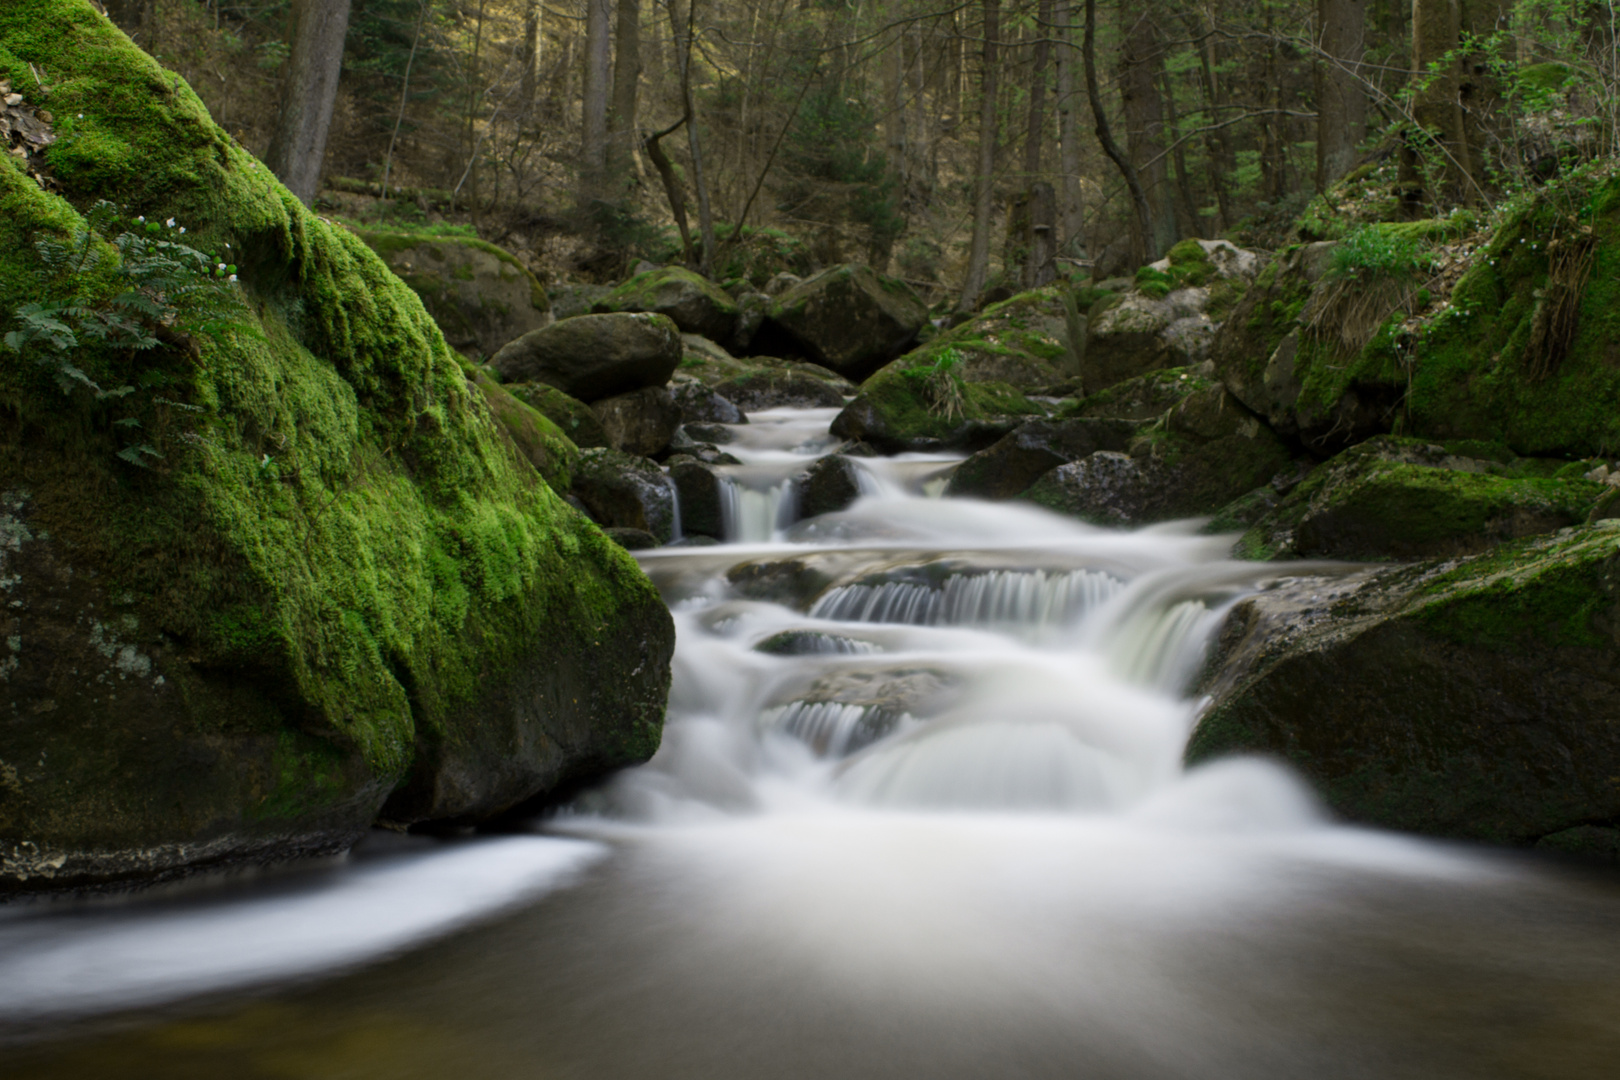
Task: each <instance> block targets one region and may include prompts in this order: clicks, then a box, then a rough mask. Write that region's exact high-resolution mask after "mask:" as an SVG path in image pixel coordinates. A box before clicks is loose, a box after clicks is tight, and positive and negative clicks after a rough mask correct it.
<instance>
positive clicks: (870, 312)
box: [755, 264, 928, 380]
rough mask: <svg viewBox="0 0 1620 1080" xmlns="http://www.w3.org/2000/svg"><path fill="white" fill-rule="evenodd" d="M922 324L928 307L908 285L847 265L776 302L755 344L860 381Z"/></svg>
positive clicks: (903, 346)
mask: <svg viewBox="0 0 1620 1080" xmlns="http://www.w3.org/2000/svg"><path fill="white" fill-rule="evenodd" d="M927 322H928V308H927V306H926V305H924V304H923V302H922V301H921V300H919V299H918V298H917V295H916V294H915V293H913V292H912V291H911V288H910V287H909V286H908V285H906V284H904V283H903V282H900V281H896V280H894V279H893V278H888V277H884V276H882V275H881V274H877V273H874V272H873V271H872V270H871V269H870V268H869V267H865V266H855V265H848V264H846V265H843V266H833V267H829V268H828V269H826V270H823V271H822V272H821V273H819V274H817V275H815V276H814V277H812V278H810V279H809V280H807V281H803V282H800V283H799V284H798V285H795V286H794V287H793V288H791V289H788V290H787V291H786V292H784V293H782V294H780V295H779V296H777V297H776V302H775V303H774V304H772V305H771V309H770V313H769V314H768V315H767V317H766V320H765V325H764V326H763V327H762V328H761V332H760V336H759V339H758V340H757V341H756V343H755V344H756V345H760V346H763V347H762V348H761V351H763V352H797V353H802V354H803V355H804V356H805V357H806V358H807V359H809V360H811V361H813V362H815V363H817V364H820V365H821V366H823V367H826V368H830V369H832V370H833V371H835V372H837V373H838V374H839V375H842V376H843V377H845V378H846V379H852V380H859V379H864V378H865V377H866V376H868V375H870V374H871V373H872V372H874V371H876V370H877V369H878V368H879V367H880V366H882V365H883V363H884V362H885V361H887V360H889V359H891V358H893V357H894V356H897V355H899V354H900V353H901V352H903V351H905V349H906V348H907V347H908V346H909V345H910V344H911V343H912V342H913V341H914V340H915V339H916V337H917V331H919V330H921V329H922V328H923V326H924V325H925V324H926V323H927Z"/></svg>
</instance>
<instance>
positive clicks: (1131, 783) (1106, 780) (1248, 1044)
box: [0, 410, 1620, 1080]
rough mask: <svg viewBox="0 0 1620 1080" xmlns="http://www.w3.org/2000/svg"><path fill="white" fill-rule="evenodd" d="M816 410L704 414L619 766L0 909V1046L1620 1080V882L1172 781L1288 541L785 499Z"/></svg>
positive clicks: (493, 1070) (77, 1070)
mask: <svg viewBox="0 0 1620 1080" xmlns="http://www.w3.org/2000/svg"><path fill="white" fill-rule="evenodd" d="M833 415H834V413H833V411H832V410H819V411H817V410H809V411H805V410H800V411H792V410H778V411H769V412H763V413H759V414H756V415H755V416H754V417H753V422H752V423H750V424H747V425H739V426H737V427H735V428H733V429H731V430H732V431H733V432H734V433H735V440H734V441H733V442H732V443H730V444H728V445H727V447H726V449H728V450H729V451H731V452H732V453H733V454H735V455H736V457H737V458H739V459H740V460H741V461H742V464H740V465H733V466H726V467H725V471H726V472H727V473H728V474H729V478H730V486H729V489H728V498H727V500H726V503H725V516H726V521H727V528H728V530H729V532H730V534H731V537H732V539H731V540H730V541H728V542H727V543H725V544H722V545H716V546H672V547H669V548H663V549H658V550H654V551H650V552H644V553H641V554H640V559H641V562H642V565H643V566H644V568H645V569H646V570H647V572H648V573H649V575H650V576H651V577H652V578H653V580H654V581H655V582H656V583H657V584H658V585H659V588H660V589H661V590H662V592H663V594H664V596H665V598H666V599H667V601H668V602H669V604H670V607H671V610H672V611H673V612H674V615H675V619H676V624H677V630H678V638H677V649H676V655H675V662H674V663H675V672H674V686H673V690H672V693H671V700H670V710H669V718H668V723H667V727H666V730H665V734H664V742H663V747H662V748H661V749H660V751H659V753H658V755H657V757H656V758H654V760H653V761H652V762H650V763H649V764H647V765H646V766H643V767H642V768H639V769H635V770H630V771H628V772H625V773H622V774H620V775H619V776H617V777H615V778H613V779H612V780H610V781H609V782H608V783H606V784H605V785H603V786H602V787H600V788H598V789H596V790H594V791H591V792H588V793H586V794H584V795H583V796H581V797H580V798H579V799H578V800H577V801H576V802H575V803H574V804H572V805H571V806H570V807H569V808H567V810H566V811H565V812H563V813H561V814H559V815H557V816H554V817H552V818H549V819H547V820H545V821H542V822H537V823H535V824H534V826H533V827H532V829H530V830H528V831H521V832H518V833H515V834H508V835H501V836H481V837H471V836H469V837H457V838H428V837H391V836H385V835H380V834H379V835H378V836H377V837H376V838H375V839H372V840H368V841H367V842H366V843H365V844H363V845H362V846H361V848H360V849H359V850H357V851H356V852H355V853H354V854H352V855H351V856H348V857H346V858H344V859H340V860H333V861H330V862H327V863H322V864H318V865H313V866H309V867H303V868H299V869H296V870H293V871H287V872H282V873H278V874H274V875H268V876H264V877H260V878H241V877H237V878H232V879H228V880H222V881H218V882H213V883H204V884H198V883H193V884H192V885H191V886H189V887H187V888H185V889H183V890H180V891H177V892H158V893H147V894H139V895H136V896H134V897H130V898H124V899H118V900H94V901H74V902H53V903H45V904H28V905H11V906H9V907H7V908H4V909H0V1055H3V1060H5V1062H6V1066H7V1067H6V1070H5V1074H6V1075H7V1076H8V1077H16V1078H25V1077H53V1078H54V1077H62V1078H66V1077H74V1078H81V1077H97V1078H126V1077H127V1078H137V1077H139V1078H147V1077H151V1078H158V1077H162V1078H165V1080H174V1078H191V1077H198V1078H202V1077H230V1078H232V1080H257V1078H261V1077H262V1078H294V1077H296V1078H323V1080H324V1078H328V1077H330V1078H334V1080H335V1078H339V1077H364V1078H369V1077H379V1078H381V1077H388V1078H394V1080H397V1078H416V1077H422V1078H428V1077H434V1078H442V1077H453V1078H455V1080H482V1078H490V1080H506V1078H553V1077H569V1078H575V1077H577V1078H584V1080H596V1078H603V1080H608V1078H643V1077H645V1078H653V1077H657V1078H693V1080H697V1078H704V1080H732V1078H736V1080H775V1078H783V1080H788V1078H810V1077H816V1078H833V1077H836V1078H867V1077H873V1078H875V1077H899V1078H910V1077H918V1078H923V1077H927V1078H931V1080H948V1078H956V1077H962V1078H968V1077H973V1078H981V1080H982V1078H998V1080H999V1078H1030V1080H1035V1078H1060V1077H1061V1078H1069V1077H1084V1078H1087V1080H1115V1078H1118V1080H1127V1078H1129V1080H1138V1078H1140V1080H1157V1078H1198V1080H1226V1078H1234V1080H1235V1078H1256V1080H1258V1078H1271V1080H1275V1078H1282V1077H1307V1076H1308V1077H1312V1078H1313V1080H1314V1078H1340V1077H1343V1078H1352V1077H1354V1078H1361V1077H1378V1078H1383V1077H1392V1078H1403V1077H1412V1078H1419V1077H1422V1078H1427V1080H1434V1078H1451V1077H1456V1078H1458V1080H1462V1078H1468V1080H1489V1078H1497V1077H1501V1078H1510V1077H1511V1078H1520V1077H1523V1078H1532V1077H1536V1078H1541V1077H1545V1078H1549V1080H1551V1078H1558V1080H1564V1078H1571V1080H1573V1078H1585V1077H1593V1078H1596V1077H1612V1076H1614V1075H1616V1072H1617V1069H1620V1066H1617V1065H1616V1062H1620V934H1617V933H1616V928H1617V927H1620V882H1617V880H1616V879H1615V878H1614V877H1613V876H1612V875H1609V874H1605V873H1601V872H1599V871H1595V870H1583V869H1579V868H1573V867H1568V866H1564V865H1561V864H1556V863H1550V862H1546V861H1543V860H1540V859H1537V858H1533V857H1532V856H1530V855H1526V854H1510V853H1502V852H1491V851H1485V850H1481V849H1475V848H1468V847H1462V846H1453V845H1445V844H1440V843H1436V842H1432V841H1426V840H1421V839H1417V838H1413V837H1406V836H1399V835H1393V834H1388V833H1381V832H1377V831H1373V830H1367V829H1360V828H1353V827H1349V826H1346V825H1344V824H1340V823H1336V822H1334V821H1333V820H1332V819H1331V817H1330V815H1328V814H1327V813H1326V812H1325V811H1324V810H1323V809H1322V808H1321V807H1320V806H1319V805H1318V804H1317V802H1316V800H1315V798H1314V797H1313V795H1312V793H1311V792H1310V791H1309V789H1308V788H1307V787H1306V786H1305V785H1304V784H1302V783H1301V782H1300V781H1299V780H1298V779H1296V778H1295V777H1294V776H1292V775H1291V774H1290V773H1288V772H1287V771H1286V770H1285V769H1283V768H1282V767H1280V766H1278V765H1276V764H1273V763H1270V762H1265V761H1259V760H1231V761H1226V762H1220V763H1216V764H1212V765H1209V766H1206V767H1203V768H1200V769H1196V770H1192V771H1187V770H1184V769H1183V768H1182V766H1181V749H1182V746H1183V744H1184V742H1185V740H1186V737H1187V734H1188V732H1189V730H1190V728H1191V725H1192V724H1193V722H1194V721H1195V718H1196V715H1197V710H1198V707H1199V702H1197V701H1196V700H1193V699H1191V698H1190V697H1189V696H1188V687H1189V686H1190V685H1191V683H1192V681H1193V679H1194V678H1195V676H1196V674H1197V672H1198V670H1199V667H1200V665H1201V664H1202V663H1203V660H1204V656H1205V651H1206V647H1207V644H1208V640H1209V638H1210V636H1211V634H1212V633H1213V631H1214V629H1215V627H1216V626H1217V625H1218V624H1219V621H1220V619H1221V616H1222V614H1223V612H1224V611H1225V610H1226V608H1227V607H1228V606H1229V605H1230V604H1232V603H1234V602H1236V601H1237V600H1238V599H1240V598H1241V597H1243V596H1244V595H1247V594H1248V593H1250V592H1252V591H1253V590H1256V589H1261V588H1265V587H1266V586H1267V585H1268V584H1269V583H1270V582H1272V581H1274V580H1276V579H1277V578H1278V577H1279V575H1283V574H1288V573H1298V572H1299V569H1298V568H1297V567H1289V566H1286V565H1277V566H1263V565H1256V564H1244V563H1235V562H1232V561H1229V560H1228V559H1227V558H1226V556H1225V552H1226V549H1227V548H1228V547H1229V544H1230V538H1229V537H1227V538H1218V537H1207V536H1201V535H1198V534H1197V533H1196V531H1195V528H1194V525H1195V524H1196V523H1193V524H1176V525H1170V526H1163V527H1156V528H1151V529H1146V530H1140V531H1136V532H1119V531H1110V530H1105V529H1097V528H1092V527H1089V526H1086V525H1082V524H1079V523H1076V522H1074V521H1070V520H1066V519H1062V518H1059V517H1056V516H1053V515H1049V514H1046V513H1044V512H1042V511H1039V510H1036V509H1033V508H1030V507H1025V506H1019V505H1011V504H1004V503H1002V504H992V503H983V502H977V501H972V500H958V499H941V498H938V497H935V496H937V494H938V491H939V488H940V487H941V485H942V483H943V479H944V476H945V474H946V472H947V471H948V470H949V468H950V467H951V464H952V461H953V459H951V458H949V457H946V456H932V457H931V456H927V455H906V456H902V457H899V458H887V459H882V458H874V459H865V460H862V461H861V462H860V463H859V467H860V482H861V489H862V491H863V492H864V494H863V496H862V498H861V499H860V500H859V501H858V502H857V503H856V504H855V505H854V506H852V507H851V508H849V509H848V510H845V511H843V512H841V513H837V514H829V515H824V516H822V517H820V518H816V519H812V520H809V521H799V522H795V521H794V516H795V515H794V510H793V505H794V504H793V488H792V485H791V484H790V483H788V482H787V481H788V480H789V478H790V477H792V476H793V475H795V474H796V473H798V472H800V471H802V470H803V468H804V467H805V465H806V464H807V463H808V462H809V461H811V460H813V459H814V458H815V457H816V456H817V455H819V454H823V453H825V452H827V451H828V450H829V449H830V448H831V447H832V445H833V442H832V440H831V438H830V436H829V435H828V434H827V431H826V428H827V424H828V422H829V421H830V420H831V418H832V416H833ZM1321 692H1322V693H1323V694H1324V695H1326V694H1331V693H1333V692H1334V688H1333V687H1330V686H1324V687H1322V688H1321Z"/></svg>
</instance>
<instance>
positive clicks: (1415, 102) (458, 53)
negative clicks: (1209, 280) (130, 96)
mask: <svg viewBox="0 0 1620 1080" xmlns="http://www.w3.org/2000/svg"><path fill="white" fill-rule="evenodd" d="M339 6H342V5H332V4H323V3H316V2H312V0H247V2H238V3H231V2H227V0H113V2H111V3H109V4H108V5H107V8H108V14H109V16H110V17H111V18H113V19H114V20H115V21H117V23H118V24H119V25H120V26H121V27H122V28H124V29H125V30H126V31H127V32H128V33H129V34H130V35H131V37H133V38H134V39H135V40H136V41H137V42H138V43H139V44H140V45H141V46H142V47H143V48H145V49H147V50H148V51H149V52H151V53H153V54H154V55H156V56H157V57H158V58H159V59H160V60H162V61H163V62H164V63H165V64H167V65H169V66H171V67H173V68H174V69H175V70H176V71H178V72H180V73H181V74H182V75H184V76H185V77H186V78H187V79H188V81H189V82H190V83H191V84H192V86H193V87H194V88H195V89H196V90H197V91H198V93H199V94H201V95H202V97H203V99H204V100H205V101H206V102H207V103H208V105H209V107H210V109H211V110H212V111H213V113H214V116H215V118H216V119H217V120H218V121H219V122H220V123H221V124H222V125H223V126H224V127H225V128H226V129H227V130H228V131H230V132H231V133H232V134H233V135H234V136H235V137H236V138H237V139H238V140H240V141H241V142H242V143H243V144H244V145H245V146H246V147H247V148H248V149H250V150H252V151H254V152H255V153H257V154H260V155H261V156H266V157H267V158H269V157H270V156H271V155H272V152H273V146H272V144H273V142H274V141H275V139H276V131H277V126H278V123H280V122H282V121H283V120H284V118H285V117H286V115H287V114H288V111H289V110H290V109H295V108H297V107H298V106H299V105H300V104H301V102H300V101H299V100H298V99H299V97H300V95H301V94H305V95H307V93H308V88H307V86H305V85H304V84H303V83H300V82H299V80H298V79H297V78H295V77H293V76H292V75H291V74H290V73H291V72H292V70H293V69H294V68H296V67H297V66H298V65H297V61H298V55H297V53H298V49H299V43H298V42H299V39H298V37H297V35H296V33H295V28H296V25H297V23H298V21H299V18H300V15H301V13H302V14H303V16H304V17H305V18H308V13H309V12H311V11H316V10H327V11H328V12H329V11H330V9H332V8H334V7H339ZM1617 27H1620V15H1617V13H1616V10H1615V5H1614V3H1613V2H1612V0H1201V2H1200V0H1152V2H1151V3H1141V2H1130V0H1120V2H1114V0H1105V2H1098V0H976V2H973V3H964V4H954V5H953V4H949V3H943V4H942V3H938V2H937V0H551V2H542V0H361V2H358V3H355V4H353V6H352V11H351V12H350V14H349V19H348V22H347V27H346V34H344V35H343V36H342V39H341V44H342V50H343V52H342V75H341V80H340V81H339V84H338V87H337V92H336V98H335V107H334V108H333V112H332V119H331V126H330V134H329V138H328V140H327V143H326V147H327V149H326V153H325V158H324V167H323V166H322V163H321V162H319V161H317V162H316V163H315V166H314V167H315V168H316V169H317V170H318V171H319V175H321V176H323V177H324V186H322V187H321V188H320V189H319V191H320V193H319V194H318V195H317V196H316V198H315V205H316V206H317V208H320V209H323V210H324V211H325V212H328V213H332V214H335V215H338V216H344V217H350V218H353V219H356V220H361V221H366V222H383V223H389V224H393V225H396V226H399V227H402V228H417V227H441V228H443V227H447V226H448V227H452V228H467V227H470V228H471V229H473V230H476V232H477V233H478V234H479V235H480V236H482V237H483V238H484V239H487V240H490V241H492V242H495V243H498V244H501V245H503V246H505V247H508V248H509V249H511V250H513V251H514V252H516V253H517V254H518V255H519V256H520V257H521V258H523V259H524V260H525V261H526V262H527V263H528V264H529V265H530V267H531V268H532V269H534V270H535V271H536V272H537V273H539V274H540V275H541V276H542V277H543V278H546V279H549V280H553V281H555V280H562V279H569V278H580V279H585V280H602V281H606V280H614V279H617V278H618V277H620V276H622V275H623V273H624V272H626V270H627V269H629V267H630V266H631V265H632V264H633V263H634V262H636V261H637V260H640V259H649V260H652V261H654V262H659V263H668V262H682V261H684V262H687V263H689V264H690V265H693V266H695V267H697V268H700V269H702V270H705V271H706V272H708V273H709V275H710V276H712V277H715V278H717V279H723V278H726V277H728V276H741V275H745V274H748V273H751V272H754V271H756V270H761V268H763V269H771V268H777V269H780V268H795V269H798V271H799V272H801V273H802V272H803V271H804V270H806V269H809V268H810V267H811V266H817V265H825V264H829V263H835V262H842V261H858V262H866V263H869V264H871V265H872V266H874V267H875V268H877V269H879V270H884V271H887V272H889V273H892V274H894V275H896V276H898V277H901V278H903V279H905V280H906V281H908V282H909V283H911V284H912V285H913V286H914V287H916V288H918V289H919V290H920V291H922V292H923V293H924V294H925V295H926V296H928V297H930V298H931V299H932V300H934V301H944V300H947V299H948V300H949V301H951V302H952V303H954V304H955V305H956V306H958V307H959V308H960V309H962V310H971V309H973V308H974V307H976V306H978V305H979V304H981V303H982V302H983V300H984V299H985V298H986V297H987V296H997V295H1006V293H1007V292H1008V291H1010V290H1013V289H1016V288H1017V287H1020V286H1022V287H1028V286H1031V285H1037V284H1044V283H1046V282H1048V281H1051V280H1053V279H1054V278H1055V277H1073V278H1092V279H1100V278H1103V277H1108V276H1111V275H1114V274H1118V273H1122V272H1129V271H1131V270H1132V269H1134V268H1135V267H1136V266H1138V265H1140V264H1142V263H1144V262H1147V261H1150V260H1152V259H1154V258H1157V257H1159V256H1161V255H1162V254H1163V253H1164V252H1165V251H1167V250H1168V249H1169V248H1170V247H1171V246H1172V245H1173V244H1174V243H1175V242H1176V241H1177V240H1178V239H1181V238H1185V237H1195V236H1196V237H1206V238H1208V237H1217V236H1224V237H1228V238H1230V239H1232V240H1234V241H1236V242H1237V243H1239V244H1241V245H1244V246H1249V247H1257V248H1263V249H1269V248H1275V247H1278V246H1280V245H1282V244H1284V243H1286V242H1288V241H1290V240H1293V239H1298V238H1301V237H1299V235H1298V222H1299V221H1300V220H1301V219H1302V217H1303V220H1305V221H1306V222H1307V223H1309V222H1312V221H1319V222H1320V223H1321V230H1320V231H1321V232H1322V234H1323V235H1332V234H1333V233H1334V231H1335V228H1336V227H1337V226H1336V224H1335V223H1336V221H1339V220H1341V219H1342V220H1350V219H1353V218H1354V217H1355V216H1356V214H1357V213H1358V209H1357V208H1356V207H1354V206H1346V205H1343V204H1342V202H1335V201H1334V200H1331V199H1324V198H1323V193H1324V192H1326V191H1328V190H1329V189H1330V188H1331V187H1332V185H1333V184H1334V183H1335V182H1336V181H1338V180H1341V179H1343V178H1344V177H1345V176H1346V175H1347V174H1350V173H1352V172H1353V171H1356V172H1358V175H1367V176H1371V177H1372V178H1373V179H1374V180H1375V181H1376V182H1375V183H1371V184H1364V185H1361V186H1360V188H1358V190H1359V191H1361V192H1362V193H1363V196H1362V197H1363V198H1366V197H1367V196H1366V193H1368V192H1370V193H1371V198H1373V199H1374V200H1375V201H1377V202H1378V203H1379V205H1378V206H1377V207H1375V208H1373V209H1372V210H1370V211H1366V212H1367V213H1370V214H1371V215H1372V216H1374V217H1390V216H1395V217H1405V218H1418V217H1431V216H1436V215H1438V214H1441V213H1445V212H1447V211H1450V210H1452V209H1454V208H1457V207H1473V208H1477V209H1479V210H1482V211H1487V212H1488V211H1489V210H1490V209H1491V208H1493V207H1495V206H1498V205H1500V204H1502V203H1503V202H1504V201H1506V200H1510V199H1511V198H1512V197H1513V196H1514V195H1515V194H1517V193H1519V192H1522V191H1523V190H1525V189H1527V188H1529V187H1533V186H1535V185H1538V184H1541V183H1544V182H1545V181H1547V180H1548V179H1550V178H1552V177H1553V176H1554V175H1556V174H1558V173H1560V172H1564V171H1568V170H1569V169H1571V168H1574V167H1580V166H1582V165H1583V163H1585V164H1588V165H1589V163H1591V162H1594V161H1605V160H1608V159H1610V158H1612V156H1613V153H1614V146H1613V143H1614V139H1615V137H1616V130H1617V125H1616V116H1617V113H1620V85H1617V83H1620V68H1617V63H1616V50H1615V46H1616V40H1617V38H1616V32H1617ZM293 187H294V190H297V189H298V185H297V184H294V185H293ZM379 196H383V197H379ZM1363 209H1364V208H1363ZM739 228H740V230H741V231H740V234H739ZM1341 231H1342V230H1341ZM1305 238H1310V237H1305Z"/></svg>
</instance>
